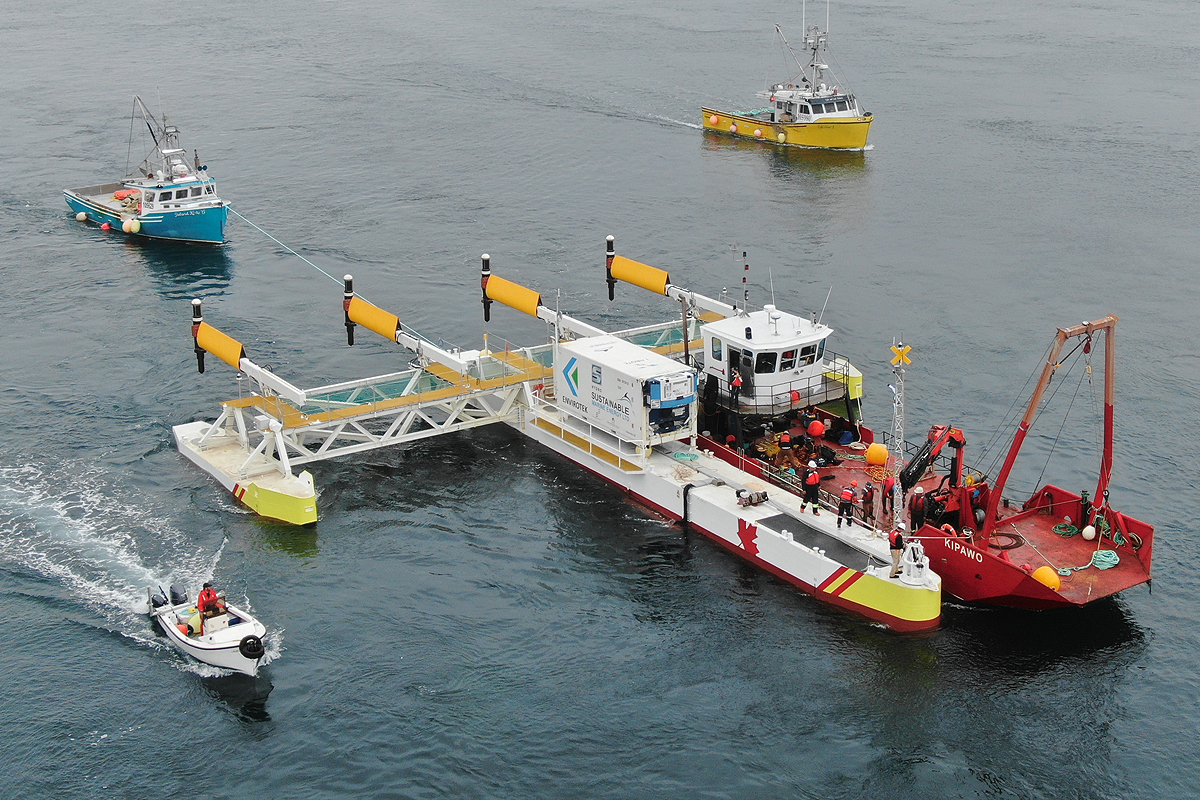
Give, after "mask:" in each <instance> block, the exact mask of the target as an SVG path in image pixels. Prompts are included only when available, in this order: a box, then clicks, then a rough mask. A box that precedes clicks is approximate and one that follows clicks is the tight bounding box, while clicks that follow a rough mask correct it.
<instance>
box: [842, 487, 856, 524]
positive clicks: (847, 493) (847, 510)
mask: <svg viewBox="0 0 1200 800" xmlns="http://www.w3.org/2000/svg"><path fill="white" fill-rule="evenodd" d="M857 495H858V481H850V485H849V486H843V487H842V495H841V502H840V503H838V527H839V528H840V527H842V517H845V518H846V527H848V528H849V527H853V526H854V501H855V499H856V497H857Z"/></svg>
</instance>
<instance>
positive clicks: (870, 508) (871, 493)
mask: <svg viewBox="0 0 1200 800" xmlns="http://www.w3.org/2000/svg"><path fill="white" fill-rule="evenodd" d="M862 508H863V522H865V523H867V527H868V528H874V527H875V484H873V483H871V482H870V481H867V485H866V486H864V487H863V495H862Z"/></svg>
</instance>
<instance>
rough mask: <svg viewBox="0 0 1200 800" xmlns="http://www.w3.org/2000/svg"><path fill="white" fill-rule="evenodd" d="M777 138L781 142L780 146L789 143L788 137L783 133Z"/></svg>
mask: <svg viewBox="0 0 1200 800" xmlns="http://www.w3.org/2000/svg"><path fill="white" fill-rule="evenodd" d="M775 138H776V139H778V140H779V143H780V144H783V143H784V142H786V141H787V136H786V135H784V134H782V133H781V134H779V135H778V136H776V137H775Z"/></svg>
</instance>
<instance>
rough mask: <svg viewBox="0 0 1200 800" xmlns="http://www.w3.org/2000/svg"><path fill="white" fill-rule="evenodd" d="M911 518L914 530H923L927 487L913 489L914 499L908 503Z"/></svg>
mask: <svg viewBox="0 0 1200 800" xmlns="http://www.w3.org/2000/svg"><path fill="white" fill-rule="evenodd" d="M908 511H909V519H910V520H911V521H912V529H913V530H914V531H919V530H921V526H922V525H924V524H925V489H924V488H923V487H921V486H918V487H917V488H915V489H913V496H912V500H911V501H910V502H909V504H908Z"/></svg>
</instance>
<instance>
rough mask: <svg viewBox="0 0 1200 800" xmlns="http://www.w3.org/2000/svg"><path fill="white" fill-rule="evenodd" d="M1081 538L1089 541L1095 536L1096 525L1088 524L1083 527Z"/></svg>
mask: <svg viewBox="0 0 1200 800" xmlns="http://www.w3.org/2000/svg"><path fill="white" fill-rule="evenodd" d="M1083 538H1084V539H1087V540H1088V541H1089V542H1090V541H1092V540H1093V539H1095V538H1096V526H1095V525H1088V526H1087V527H1085V528H1084V529H1083Z"/></svg>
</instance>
